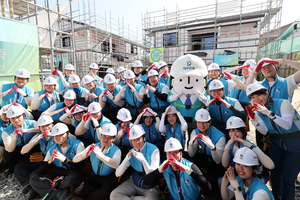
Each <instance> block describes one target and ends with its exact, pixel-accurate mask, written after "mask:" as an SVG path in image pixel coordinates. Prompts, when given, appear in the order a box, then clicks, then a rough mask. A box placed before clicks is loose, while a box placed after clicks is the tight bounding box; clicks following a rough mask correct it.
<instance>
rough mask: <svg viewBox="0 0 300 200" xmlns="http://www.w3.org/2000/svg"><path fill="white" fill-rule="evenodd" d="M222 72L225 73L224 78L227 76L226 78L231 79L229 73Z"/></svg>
mask: <svg viewBox="0 0 300 200" xmlns="http://www.w3.org/2000/svg"><path fill="white" fill-rule="evenodd" d="M223 73H224V74H225V78H227V79H231V76H230V74H228V73H227V72H223Z"/></svg>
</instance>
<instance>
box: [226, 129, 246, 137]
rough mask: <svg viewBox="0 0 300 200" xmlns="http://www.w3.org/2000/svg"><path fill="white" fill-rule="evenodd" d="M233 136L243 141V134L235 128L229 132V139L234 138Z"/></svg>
mask: <svg viewBox="0 0 300 200" xmlns="http://www.w3.org/2000/svg"><path fill="white" fill-rule="evenodd" d="M233 136H235V137H236V138H240V139H243V133H242V131H240V130H239V129H235V128H234V129H230V130H229V137H230V138H232V137H233Z"/></svg>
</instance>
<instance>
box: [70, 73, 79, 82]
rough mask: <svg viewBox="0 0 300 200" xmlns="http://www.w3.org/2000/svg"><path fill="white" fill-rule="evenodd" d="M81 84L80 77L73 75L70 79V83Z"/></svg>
mask: <svg viewBox="0 0 300 200" xmlns="http://www.w3.org/2000/svg"><path fill="white" fill-rule="evenodd" d="M79 82H80V78H79V76H78V75H75V74H73V75H71V76H70V78H69V83H79Z"/></svg>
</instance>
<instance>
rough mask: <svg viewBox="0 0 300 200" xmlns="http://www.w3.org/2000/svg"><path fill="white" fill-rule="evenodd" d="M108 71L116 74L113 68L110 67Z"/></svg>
mask: <svg viewBox="0 0 300 200" xmlns="http://www.w3.org/2000/svg"><path fill="white" fill-rule="evenodd" d="M106 73H110V74H115V70H114V69H113V68H108V69H107V70H106Z"/></svg>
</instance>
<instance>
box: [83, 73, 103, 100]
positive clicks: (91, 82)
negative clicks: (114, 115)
mask: <svg viewBox="0 0 300 200" xmlns="http://www.w3.org/2000/svg"><path fill="white" fill-rule="evenodd" d="M82 82H83V84H84V85H85V87H86V88H87V90H88V91H87V92H86V93H85V101H86V102H88V103H87V104H90V103H92V102H99V96H100V94H101V93H102V92H104V90H105V89H104V88H103V87H99V86H97V85H95V79H94V78H93V77H92V76H91V75H86V76H84V77H83V78H82Z"/></svg>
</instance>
